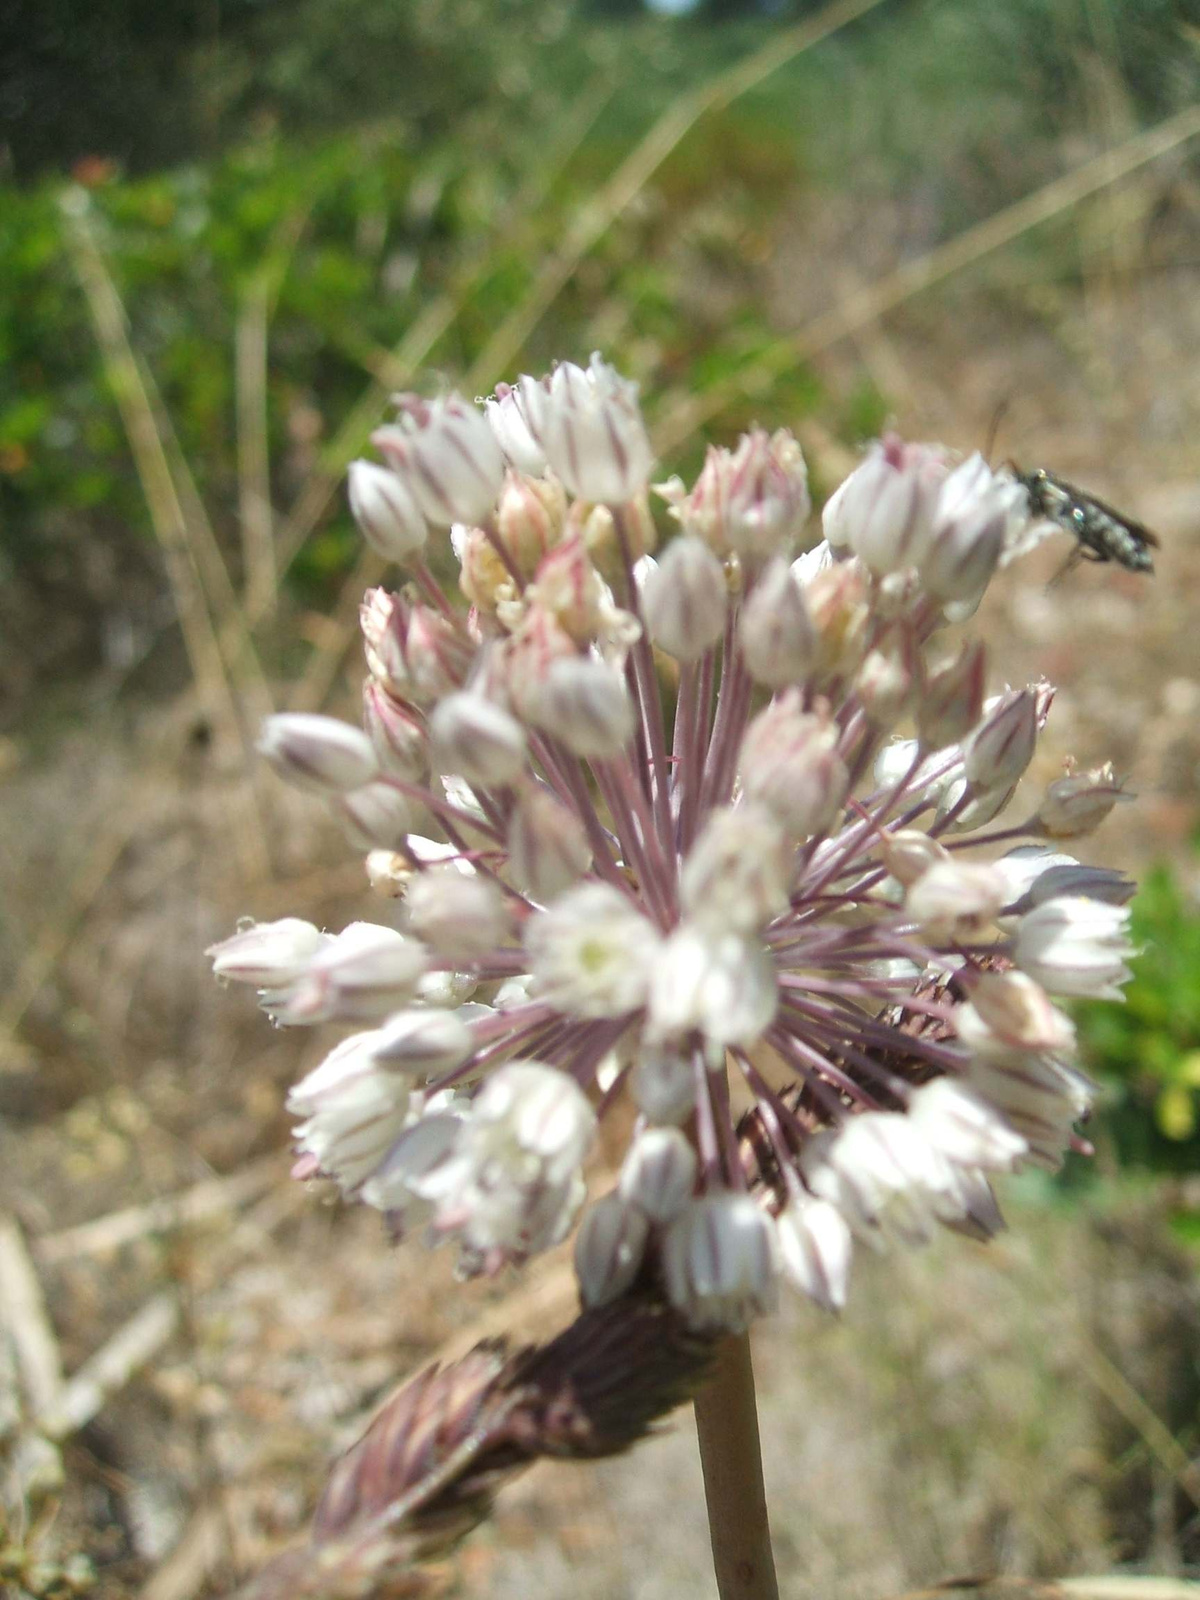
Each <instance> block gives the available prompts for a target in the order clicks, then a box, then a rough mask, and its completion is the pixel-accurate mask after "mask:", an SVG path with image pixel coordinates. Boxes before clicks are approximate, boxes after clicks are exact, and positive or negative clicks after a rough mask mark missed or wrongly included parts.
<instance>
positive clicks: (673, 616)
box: [642, 534, 729, 661]
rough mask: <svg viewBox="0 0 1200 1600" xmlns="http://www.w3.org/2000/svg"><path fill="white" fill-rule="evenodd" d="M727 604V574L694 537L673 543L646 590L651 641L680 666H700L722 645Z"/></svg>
mask: <svg viewBox="0 0 1200 1600" xmlns="http://www.w3.org/2000/svg"><path fill="white" fill-rule="evenodd" d="M728 605H729V594H728V590H727V588H726V584H725V569H724V568H723V567H722V565H721V563H720V562H719V561H718V560H717V558H716V556H715V555H713V553H712V551H711V550H710V549H709V548H708V546H707V545H706V544H705V543H704V541H703V540H702V539H697V538H696V537H694V536H693V535H691V534H681V535H680V537H679V538H678V539H672V541H671V543H670V544H669V545H668V546H667V547H666V549H665V550H664V551H663V553H662V556H661V557H660V559H659V562H658V565H657V566H656V567H655V568H654V569H653V570H652V571H651V572H650V573H649V575H648V576H647V578H646V583H645V587H644V589H643V591H642V611H643V614H644V616H645V618H646V627H647V628H648V630H649V633H650V637H651V638H652V639H653V640H654V643H655V644H656V645H658V647H659V649H660V650H665V651H666V652H667V654H668V655H669V656H674V657H675V659H676V660H677V661H695V660H696V659H697V658H698V657H699V656H702V655H703V654H704V652H705V651H706V650H707V649H708V648H709V647H710V646H711V645H714V644H715V643H716V642H717V640H718V639H719V638H720V637H721V632H722V629H723V628H724V626H725V613H726V610H727V609H728Z"/></svg>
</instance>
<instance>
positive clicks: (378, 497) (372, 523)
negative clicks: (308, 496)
mask: <svg viewBox="0 0 1200 1600" xmlns="http://www.w3.org/2000/svg"><path fill="white" fill-rule="evenodd" d="M349 489H350V510H351V511H352V512H353V513H354V520H355V522H357V523H358V526H359V530H360V531H361V533H362V536H363V538H364V539H365V540H366V541H367V543H368V544H369V545H370V546H371V548H372V550H374V551H375V552H376V554H377V555H381V556H382V557H383V558H384V560H385V561H401V562H403V561H407V560H408V558H409V556H411V555H414V554H415V553H416V552H417V551H418V550H422V549H424V547H425V540H426V538H427V537H428V533H429V529H428V527H427V526H426V523H425V518H424V516H423V515H422V513H421V508H420V506H418V504H417V502H416V500H415V499H414V498H413V496H412V494H411V493H410V492H409V490H408V489H407V488H406V486H405V484H404V481H403V480H402V479H401V478H399V477H398V476H397V475H396V474H395V473H394V472H389V471H388V470H387V468H386V467H377V466H376V465H375V464H374V462H371V461H352V462H351V463H350V469H349Z"/></svg>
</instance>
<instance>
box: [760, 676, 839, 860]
mask: <svg viewBox="0 0 1200 1600" xmlns="http://www.w3.org/2000/svg"><path fill="white" fill-rule="evenodd" d="M838 737H839V735H838V729H837V727H836V726H835V724H834V723H833V722H832V721H831V720H830V719H829V717H828V716H827V715H822V714H817V713H813V712H807V711H803V710H802V709H801V699H800V693H799V691H798V690H796V689H788V690H785V692H784V693H783V694H781V695H779V696H777V697H776V699H775V700H773V701H772V702H771V704H770V705H768V706H766V707H764V708H763V710H762V711H760V712H759V714H758V715H757V716H756V717H755V718H754V720H753V721H752V722H751V723H750V726H749V727H748V728H747V729H746V734H745V737H744V739H743V740H742V749H741V757H740V760H739V771H740V773H741V778H742V787H743V789H744V791H745V794H746V798H747V799H749V800H756V801H759V802H760V803H761V804H762V805H764V806H766V807H767V809H768V810H769V811H771V812H773V813H774V815H775V816H776V817H777V818H778V819H779V821H780V822H781V823H782V824H783V826H784V827H785V828H786V829H787V831H788V833H789V834H790V835H791V836H792V837H793V838H796V839H805V838H808V837H809V835H811V834H816V833H824V832H825V830H826V829H827V828H828V827H829V825H830V824H831V823H832V821H833V819H834V817H835V816H836V815H837V813H838V809H839V808H840V806H841V804H842V801H843V800H844V799H845V798H846V791H847V789H848V788H849V786H850V775H849V773H848V772H847V771H846V764H845V762H844V761H843V760H842V758H841V756H840V755H839V754H838V750H837V745H838Z"/></svg>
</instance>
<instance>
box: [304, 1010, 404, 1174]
mask: <svg viewBox="0 0 1200 1600" xmlns="http://www.w3.org/2000/svg"><path fill="white" fill-rule="evenodd" d="M374 1045H375V1035H374V1034H373V1033H358V1034H355V1035H353V1037H351V1038H349V1039H343V1041H342V1042H341V1044H339V1045H338V1046H337V1048H336V1049H335V1050H333V1051H331V1052H330V1054H329V1055H327V1056H326V1057H325V1059H324V1061H322V1062H321V1064H320V1066H319V1067H317V1068H315V1069H314V1070H313V1071H312V1072H310V1073H309V1074H308V1076H307V1077H306V1078H304V1079H302V1080H301V1081H300V1082H299V1083H298V1084H297V1085H296V1086H295V1088H294V1089H293V1090H292V1091H291V1093H290V1094H289V1095H288V1100H287V1106H288V1110H289V1111H290V1112H291V1113H292V1114H293V1115H294V1116H297V1117H302V1118H304V1121H303V1122H301V1123H300V1125H299V1126H298V1127H297V1128H296V1130H295V1131H296V1139H297V1143H298V1145H299V1148H300V1150H301V1151H302V1152H303V1153H304V1154H306V1155H308V1156H311V1157H312V1158H313V1159H314V1160H315V1161H316V1163H317V1165H318V1167H319V1168H320V1170H321V1171H322V1172H323V1173H326V1174H328V1175H329V1176H330V1177H332V1178H336V1179H337V1182H338V1184H339V1186H340V1187H341V1189H342V1191H343V1193H345V1194H350V1193H352V1192H353V1191H354V1190H355V1189H357V1188H358V1186H359V1185H360V1184H361V1183H362V1182H363V1181H364V1180H365V1179H366V1178H368V1177H370V1175H371V1173H372V1172H373V1171H374V1170H375V1169H376V1167H378V1165H379V1163H380V1161H382V1159H383V1157H384V1156H385V1155H386V1153H387V1151H388V1149H389V1147H390V1146H391V1145H392V1143H393V1142H394V1141H395V1140H396V1139H397V1138H398V1137H399V1135H400V1133H401V1131H402V1130H403V1127H404V1123H405V1119H406V1117H407V1114H408V1100H409V1090H408V1084H407V1083H406V1082H405V1080H404V1078H402V1077H400V1076H398V1075H397V1074H396V1073H393V1072H388V1071H386V1070H384V1069H382V1068H380V1067H379V1065H378V1064H377V1063H376V1061H375V1058H374V1053H373V1052H374Z"/></svg>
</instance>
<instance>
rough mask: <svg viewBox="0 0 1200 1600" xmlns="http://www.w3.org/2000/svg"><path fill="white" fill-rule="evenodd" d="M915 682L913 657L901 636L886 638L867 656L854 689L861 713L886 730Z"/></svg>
mask: <svg viewBox="0 0 1200 1600" xmlns="http://www.w3.org/2000/svg"><path fill="white" fill-rule="evenodd" d="M915 679H916V654H915V651H914V648H913V644H912V640H911V638H909V637H908V635H907V634H904V633H895V632H893V633H892V634H890V635H889V636H888V637H887V638H886V639H884V640H883V641H882V643H881V644H880V645H879V646H877V647H876V648H875V649H874V650H871V651H869V652H868V654H867V656H866V659H865V660H864V661H863V664H862V666H861V667H860V668H859V669H858V675H857V677H856V678H855V680H854V687H855V689H857V691H858V697H859V699H860V700H861V701H862V705H863V710H864V711H865V712H866V713H867V715H868V716H869V717H870V719H871V721H872V723H873V724H874V725H875V727H877V728H889V727H891V726H892V724H893V723H894V722H896V720H897V719H898V718H899V716H900V714H901V712H903V711H904V709H905V708H906V706H907V705H908V702H909V697H910V696H911V694H912V689H913V683H914V681H915Z"/></svg>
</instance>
